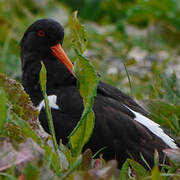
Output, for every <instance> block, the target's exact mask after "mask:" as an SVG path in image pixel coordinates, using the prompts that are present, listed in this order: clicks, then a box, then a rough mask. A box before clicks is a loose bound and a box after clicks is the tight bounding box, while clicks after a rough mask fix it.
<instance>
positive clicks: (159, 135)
mask: <svg viewBox="0 0 180 180" xmlns="http://www.w3.org/2000/svg"><path fill="white" fill-rule="evenodd" d="M63 38H64V29H63V27H62V26H61V25H60V24H59V23H58V22H56V21H54V20H52V19H40V20H38V21H36V22H34V23H33V24H32V25H30V27H28V29H27V30H26V31H25V33H24V36H23V38H22V40H21V43H20V45H21V61H22V72H23V74H22V82H23V86H24V88H25V90H26V92H27V93H28V94H29V95H30V98H31V100H32V102H33V103H34V105H35V106H37V108H38V109H39V111H40V115H39V120H40V122H41V124H42V126H43V128H44V129H45V131H47V132H49V130H48V123H47V120H46V114H45V110H44V102H43V96H42V92H41V88H40V82H39V72H40V69H41V61H43V62H44V64H45V67H46V69H47V94H48V98H49V101H50V107H51V110H52V116H53V121H54V127H55V132H56V138H57V140H58V141H59V140H60V139H62V142H63V143H65V144H66V143H67V142H68V138H67V137H68V135H69V134H70V133H71V131H72V130H73V128H74V127H75V126H76V124H77V122H78V121H79V119H80V117H81V114H82V111H83V101H82V98H81V96H80V94H79V92H78V89H77V86H76V83H77V80H76V78H75V76H74V74H73V72H72V68H73V64H72V63H71V61H70V60H69V59H68V57H67V55H66V53H65V52H64V51H63V49H62V43H63ZM93 110H94V113H95V127H94V131H93V134H92V136H91V138H90V140H89V142H88V143H87V144H86V145H85V147H84V148H90V149H91V150H92V151H93V152H97V151H98V150H99V149H101V148H103V147H105V149H104V150H103V151H102V153H103V157H104V159H106V160H110V159H117V161H118V163H119V167H120V166H121V165H122V164H123V162H124V161H125V160H126V158H127V157H129V156H131V157H133V158H134V159H135V160H136V161H138V162H140V163H141V164H143V165H144V161H143V160H142V158H141V157H142V156H141V155H143V157H144V159H145V160H146V161H147V162H148V163H149V165H150V166H151V167H152V166H153V164H154V152H155V149H156V150H157V151H158V152H159V157H160V162H162V161H163V158H164V154H163V152H162V150H163V149H165V148H173V149H176V148H178V146H177V144H176V143H175V141H174V139H173V138H171V137H170V136H168V135H167V134H166V133H165V132H164V131H163V130H162V129H161V127H160V126H159V124H157V123H155V122H153V121H152V120H151V119H150V118H149V117H148V114H147V112H146V111H145V110H144V109H143V108H142V107H141V106H139V105H138V104H137V103H136V102H135V101H134V100H133V99H131V98H130V97H129V96H127V95H126V94H124V93H123V92H121V91H120V90H119V89H117V88H115V87H113V86H111V85H109V84H106V83H103V82H101V81H100V82H99V84H98V88H97V96H96V97H95V101H94V106H93Z"/></svg>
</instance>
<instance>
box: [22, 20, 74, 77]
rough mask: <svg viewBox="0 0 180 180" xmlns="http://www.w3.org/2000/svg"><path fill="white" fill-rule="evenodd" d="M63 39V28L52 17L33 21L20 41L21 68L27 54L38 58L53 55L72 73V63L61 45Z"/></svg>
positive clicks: (42, 58) (26, 59)
mask: <svg viewBox="0 0 180 180" xmlns="http://www.w3.org/2000/svg"><path fill="white" fill-rule="evenodd" d="M63 39H64V29H63V27H62V26H61V24H59V23H58V22H56V21H54V20H52V19H40V20H37V21H35V22H34V23H33V24H32V25H30V26H29V27H28V29H27V30H26V31H25V33H24V36H23V38H22V40H21V42H20V45H21V60H22V68H23V67H24V66H25V64H26V62H27V61H28V58H27V57H28V56H33V57H39V60H44V59H45V58H47V57H49V56H51V57H52V56H54V57H56V58H57V59H58V60H59V61H61V63H63V64H64V65H65V66H66V68H67V69H68V70H69V71H70V72H71V73H72V74H73V75H74V73H73V72H72V68H73V64H72V63H71V61H70V60H69V59H68V57H67V55H66V53H65V52H64V50H63V49H62V47H61V45H62V43H63ZM29 59H30V58H29ZM51 59H52V58H51Z"/></svg>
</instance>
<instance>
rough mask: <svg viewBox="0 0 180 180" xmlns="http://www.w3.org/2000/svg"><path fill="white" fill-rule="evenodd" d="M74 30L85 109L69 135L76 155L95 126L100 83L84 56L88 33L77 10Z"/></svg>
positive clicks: (78, 71)
mask: <svg viewBox="0 0 180 180" xmlns="http://www.w3.org/2000/svg"><path fill="white" fill-rule="evenodd" d="M70 24H71V28H72V30H73V37H74V40H73V45H74V46H73V47H74V51H75V54H76V56H77V60H76V61H75V65H74V71H75V74H76V78H77V79H78V89H79V92H80V94H81V96H82V98H83V103H84V111H83V113H82V116H81V119H80V121H79V122H78V124H77V126H76V127H75V128H74V130H73V131H72V132H71V134H70V135H69V144H70V146H71V149H72V155H74V156H76V155H77V154H79V153H80V152H81V151H82V148H83V146H84V145H85V144H86V143H87V141H88V140H89V138H90V136H91V134H92V132H93V128H94V112H93V110H92V108H93V104H94V97H95V96H96V90H97V85H98V76H97V73H96V71H95V69H94V67H93V65H92V64H91V63H90V61H89V60H88V59H87V58H85V57H84V56H82V53H83V52H84V51H85V50H86V47H87V33H86V30H85V27H84V26H82V25H81V24H80V23H79V21H78V19H77V11H76V12H74V13H73V15H72V17H71V20H70Z"/></svg>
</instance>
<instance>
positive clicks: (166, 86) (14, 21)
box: [0, 0, 180, 180]
mask: <svg viewBox="0 0 180 180" xmlns="http://www.w3.org/2000/svg"><path fill="white" fill-rule="evenodd" d="M68 2H71V1H70V0H69V1H68ZM78 2H80V1H78ZM85 2H86V1H85ZM177 2H178V0H166V1H163V2H160V3H159V1H157V0H153V1H141V0H138V1H136V2H135V1H133V0H132V1H131V0H129V1H123V0H121V1H118V0H114V1H102V2H101V3H99V4H95V1H87V2H86V3H84V4H83V7H81V8H80V21H81V22H83V23H84V25H85V27H86V30H87V36H88V37H86V39H87V38H88V44H86V43H85V44H81V43H83V42H80V43H79V44H78V43H75V44H74V46H75V47H76V48H79V46H82V47H81V48H79V50H80V51H81V50H82V51H84V50H85V49H86V47H87V51H86V52H85V53H84V56H85V57H87V58H88V59H90V61H91V63H92V64H93V65H94V66H95V68H96V70H97V71H98V72H100V73H101V80H103V81H106V82H108V83H110V84H112V85H114V86H116V87H118V88H120V89H121V90H122V91H124V92H126V93H127V94H129V95H130V96H132V97H133V98H135V99H137V100H138V101H139V102H140V103H141V104H143V106H144V107H145V108H146V109H147V110H148V111H149V113H150V115H151V117H152V119H153V120H154V121H156V122H157V123H159V124H161V125H162V126H163V128H165V129H166V131H167V132H168V133H169V134H170V135H172V136H173V137H175V138H176V139H177V140H178V141H179V140H180V110H179V109H180V79H179V72H178V71H177V72H176V70H178V69H177V68H176V66H177V67H179V59H178V58H179V47H178V46H177V44H178V42H179V33H180V31H179V20H178V19H179V18H178V16H179V15H178V8H179V6H178V4H177ZM19 4H21V6H20V5H19ZM70 4H72V3H70ZM80 5H82V4H81V3H80ZM80 5H78V6H77V7H76V8H77V9H78V8H79V7H80ZM119 5H121V6H119ZM94 7H96V8H94ZM118 7H119V8H118ZM91 8H93V9H94V15H93V16H92V17H88V14H90V13H88V11H92V9H91ZM152 9H153V11H152V13H148V12H149V11H150V10H152ZM71 10H72V9H71V8H70V6H65V5H64V4H62V3H60V1H58V2H52V1H50V0H47V1H43V3H38V1H37V2H36V1H31V0H25V1H23V3H20V0H16V1H10V0H7V1H0V22H1V27H0V34H1V36H0V72H3V73H4V74H6V75H8V76H10V77H11V78H13V79H16V80H17V81H19V82H20V81H21V70H20V55H19V52H20V49H19V41H20V39H21V37H22V35H23V32H24V30H25V29H26V28H27V26H29V25H30V24H31V23H32V22H33V21H34V20H36V19H38V18H44V17H51V18H55V19H58V20H59V19H60V21H61V22H63V25H64V26H65V35H66V36H65V40H64V45H63V48H64V49H65V50H66V52H67V54H68V56H69V57H70V59H71V60H72V61H74V60H75V59H76V58H77V54H76V53H75V52H74V50H73V48H72V41H71V40H70V39H71V38H73V37H72V36H73V33H72V31H71V30H72V29H71V28H72V27H71V25H70V23H69V22H68V18H67V17H69V16H70V15H71ZM105 12H106V13H105ZM142 13H143V15H142ZM139 14H141V16H139ZM173 16H174V17H176V18H171V17H173ZM89 20H91V21H89ZM93 20H95V21H93ZM132 25H133V26H132ZM132 27H133V28H134V29H133V30H131V28H132ZM139 28H140V29H139ZM142 28H144V29H142ZM81 35H82V37H83V32H82V34H80V36H81ZM137 47H138V48H139V49H140V52H139V53H141V56H138V55H134V56H133V57H132V56H131V55H132V54H133V52H134V50H135V52H137V50H136V48H137ZM82 51H81V53H82ZM143 53H145V54H146V55H145V56H144V58H143V59H141V57H142V56H143ZM124 65H125V67H126V68H125V67H124ZM110 68H115V69H116V73H114V74H113V73H110V72H109V69H110ZM169 70H174V72H170V73H169ZM127 72H128V73H127ZM127 74H128V75H127ZM88 78H89V77H88V76H87V79H88ZM129 81H130V82H129ZM130 84H131V87H130ZM0 87H1V88H0V102H1V105H0V109H1V110H0V118H1V119H0V138H2V141H1V142H0V148H2V142H4V141H5V142H9V143H10V144H12V146H13V148H14V150H17V151H20V149H18V147H19V144H21V143H24V142H26V141H27V138H32V139H33V142H36V143H37V144H38V145H39V147H40V148H41V149H42V150H43V151H44V153H43V155H37V156H36V159H37V160H36V161H34V162H32V163H28V164H26V165H25V166H23V167H22V168H20V167H18V166H16V165H17V164H16V161H14V163H12V167H10V168H7V169H6V171H4V172H1V173H0V179H18V177H20V176H21V177H22V175H23V176H24V177H26V179H32V178H33V179H39V178H40V177H41V179H65V178H66V179H73V177H78V176H80V177H83V178H84V179H87V177H88V178H89V179H93V177H94V176H95V174H96V172H95V170H94V169H92V165H91V164H93V163H92V162H93V161H94V160H93V155H92V154H91V152H89V151H86V152H85V153H84V154H81V153H80V154H79V153H78V155H76V156H74V155H73V153H72V151H71V149H68V148H67V147H66V146H64V145H63V144H61V145H60V150H61V153H59V150H58V154H57V153H55V152H54V151H53V148H52V146H51V145H49V144H51V143H47V141H48V142H52V140H51V138H50V140H47V139H46V140H43V139H42V137H43V134H42V133H41V132H40V131H39V128H38V123H37V121H36V118H37V116H38V113H37V111H36V110H35V109H34V108H33V107H32V104H31V102H30V101H29V99H28V96H27V95H26V94H25V93H24V92H23V90H22V88H21V85H20V84H17V83H16V82H15V81H12V80H10V79H6V78H5V76H4V75H3V74H0ZM82 93H83V92H82ZM92 96H93V94H92ZM85 97H86V95H85ZM83 134H85V133H83ZM4 138H5V139H4ZM85 139H86V137H85ZM30 146H31V145H30ZM30 146H27V149H28V148H29V149H30ZM80 146H83V144H81V145H79V147H80ZM81 148H82V147H81ZM81 148H80V149H81ZM58 149H59V147H58ZM37 151H38V150H37ZM6 154H7V156H8V152H6V151H5V152H4V154H3V155H2V156H1V155H0V160H1V159H2V158H3V156H5V157H6ZM169 156H170V157H171V159H176V160H177V161H174V160H173V161H172V163H171V164H170V165H169V166H165V165H164V168H162V169H161V170H159V169H158V167H157V166H155V167H154V168H153V169H152V170H150V171H147V170H145V169H144V167H142V166H141V165H139V164H138V163H136V162H135V161H133V160H131V159H128V160H127V161H126V162H125V164H124V165H123V167H122V169H121V172H120V178H117V177H115V176H112V172H113V171H114V170H115V169H116V168H115V165H114V162H110V163H105V162H104V160H103V159H102V158H101V161H102V166H103V167H105V166H109V167H110V169H111V170H112V171H105V170H104V171H103V173H104V174H101V173H102V171H101V169H98V170H97V172H99V174H101V175H102V176H103V175H104V176H108V177H109V179H112V180H113V179H128V178H129V174H128V167H129V166H130V165H131V167H133V168H134V171H135V173H136V179H153V180H156V179H165V180H167V179H170V178H171V179H173V180H176V179H179V178H180V177H179V176H180V175H179V173H178V171H179V169H180V163H179V162H180V160H179V159H180V155H179V153H178V152H174V153H173V154H169ZM157 157H158V156H157V154H155V162H156V164H158V158H157ZM0 162H1V161H0ZM91 177H92V178H91Z"/></svg>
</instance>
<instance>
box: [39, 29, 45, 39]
mask: <svg viewBox="0 0 180 180" xmlns="http://www.w3.org/2000/svg"><path fill="white" fill-rule="evenodd" d="M37 34H38V36H40V37H44V36H45V32H44V31H43V30H39V31H38V32H37Z"/></svg>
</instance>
